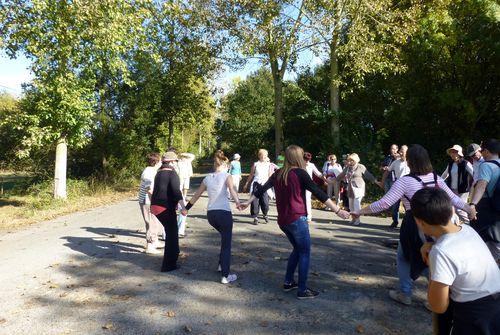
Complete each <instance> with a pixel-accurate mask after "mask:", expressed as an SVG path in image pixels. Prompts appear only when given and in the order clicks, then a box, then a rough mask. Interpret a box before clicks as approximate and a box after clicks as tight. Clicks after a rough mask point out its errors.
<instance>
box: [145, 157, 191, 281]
mask: <svg viewBox="0 0 500 335" xmlns="http://www.w3.org/2000/svg"><path fill="white" fill-rule="evenodd" d="M175 161H177V155H176V154H175V153H174V152H172V151H168V152H167V153H166V154H164V155H163V157H162V165H161V167H160V169H159V170H158V172H157V173H156V177H155V180H154V188H153V195H152V197H151V213H153V214H154V215H156V217H157V218H158V220H160V222H161V224H162V225H163V227H165V233H166V239H165V253H164V256H163V264H162V266H161V271H162V272H168V271H173V270H176V269H178V266H177V258H178V257H179V236H178V227H177V214H176V212H175V211H176V208H177V204H179V205H180V206H181V208H182V211H185V207H184V201H181V200H182V199H183V197H182V193H181V190H180V181H179V176H178V175H177V172H175V170H174V167H173V163H174V162H175Z"/></svg>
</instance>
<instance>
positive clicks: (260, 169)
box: [243, 149, 274, 225]
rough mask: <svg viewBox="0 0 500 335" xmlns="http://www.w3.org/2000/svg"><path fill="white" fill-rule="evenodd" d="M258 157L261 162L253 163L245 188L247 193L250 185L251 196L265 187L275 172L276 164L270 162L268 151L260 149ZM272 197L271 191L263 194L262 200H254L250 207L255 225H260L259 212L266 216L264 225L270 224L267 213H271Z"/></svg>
mask: <svg viewBox="0 0 500 335" xmlns="http://www.w3.org/2000/svg"><path fill="white" fill-rule="evenodd" d="M257 155H258V157H259V160H258V161H257V162H255V163H253V165H252V169H251V170H250V175H249V176H248V179H247V182H246V183H245V187H244V188H243V190H244V191H246V190H248V186H249V185H250V194H253V193H254V192H255V191H256V190H257V189H258V188H260V187H261V186H262V185H264V184H265V183H266V182H267V180H268V179H269V176H271V175H272V174H273V172H274V164H273V163H271V161H270V160H269V158H268V152H267V150H266V149H259V152H258V154H257ZM270 196H272V191H271V190H269V192H266V193H265V194H263V195H262V196H261V197H260V198H254V201H253V202H252V205H251V206H250V214H251V215H252V218H253V224H254V225H257V224H258V223H259V218H258V216H259V210H262V214H264V223H268V222H269V218H268V216H267V213H268V212H269V197H270Z"/></svg>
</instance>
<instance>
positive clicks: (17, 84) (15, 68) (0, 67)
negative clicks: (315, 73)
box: [0, 52, 323, 97]
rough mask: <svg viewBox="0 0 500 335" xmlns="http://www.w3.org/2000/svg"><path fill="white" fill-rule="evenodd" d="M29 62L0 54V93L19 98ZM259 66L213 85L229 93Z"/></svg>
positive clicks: (306, 61)
mask: <svg viewBox="0 0 500 335" xmlns="http://www.w3.org/2000/svg"><path fill="white" fill-rule="evenodd" d="M322 62H323V61H322V60H321V58H319V57H317V56H315V55H314V54H313V53H312V52H304V53H302V54H301V56H300V57H299V60H298V65H299V66H307V65H309V66H311V67H313V68H314V67H315V66H317V65H319V64H321V63H322ZM29 65H30V62H29V60H28V59H26V58H25V57H24V56H19V57H18V58H17V59H10V58H9V57H7V55H5V54H4V53H0V92H7V93H10V94H12V95H15V96H17V97H19V96H21V93H22V88H21V84H23V83H28V82H30V81H31V80H32V78H33V76H32V74H31V72H30V71H29ZM260 66H261V64H260V63H259V62H258V61H257V60H250V61H248V62H247V64H246V65H245V66H244V67H242V68H240V69H236V70H234V69H229V68H227V67H225V68H224V71H223V72H222V73H221V74H220V75H219V76H218V77H217V78H214V81H213V82H214V85H215V86H216V87H217V88H219V89H222V94H223V95H224V94H226V93H227V92H229V91H230V89H231V87H232V84H233V82H234V81H235V80H236V79H241V80H243V79H245V78H246V77H247V76H248V75H249V74H250V73H252V72H254V71H256V70H257V69H259V68H260ZM295 76H296V73H294V72H291V71H288V72H287V73H286V75H285V79H287V80H290V79H294V78H295Z"/></svg>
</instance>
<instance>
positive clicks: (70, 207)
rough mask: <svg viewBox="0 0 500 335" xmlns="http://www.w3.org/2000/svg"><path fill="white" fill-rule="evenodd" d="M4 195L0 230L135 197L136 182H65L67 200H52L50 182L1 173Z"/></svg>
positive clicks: (0, 202)
mask: <svg viewBox="0 0 500 335" xmlns="http://www.w3.org/2000/svg"><path fill="white" fill-rule="evenodd" d="M1 176H2V180H3V181H4V192H3V194H1V195H0V228H13V227H20V226H23V225H26V224H31V223H34V222H38V221H42V220H47V219H52V218H54V217H57V216H59V215H62V214H67V213H71V212H75V211H79V210H82V209H87V208H92V207H96V206H100V205H104V204H109V203H111V202H113V201H118V200H122V199H125V198H130V197H133V196H135V194H136V192H137V188H138V181H137V180H134V179H127V180H121V181H119V182H115V183H113V184H109V183H103V182H101V181H99V180H96V179H92V178H90V179H87V180H75V179H68V180H67V194H68V198H67V199H65V200H64V199H54V197H53V182H52V181H39V182H36V181H34V179H33V178H32V177H30V176H29V175H18V174H13V173H10V174H9V173H6V172H3V173H2V174H1Z"/></svg>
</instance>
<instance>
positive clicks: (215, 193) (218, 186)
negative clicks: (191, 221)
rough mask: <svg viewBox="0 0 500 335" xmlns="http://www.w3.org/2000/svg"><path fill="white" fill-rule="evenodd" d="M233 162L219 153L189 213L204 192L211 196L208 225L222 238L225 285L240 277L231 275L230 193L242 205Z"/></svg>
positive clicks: (237, 204) (222, 153)
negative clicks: (232, 169)
mask: <svg viewBox="0 0 500 335" xmlns="http://www.w3.org/2000/svg"><path fill="white" fill-rule="evenodd" d="M228 166H229V159H227V157H226V156H225V155H224V152H223V151H222V150H217V152H216V153H215V157H214V170H215V172H214V173H211V174H209V175H208V176H206V177H205V179H203V182H202V183H201V185H200V187H199V188H198V190H197V191H196V193H195V194H194V195H193V197H192V198H191V200H189V202H188V204H187V205H186V209H187V210H189V209H190V208H191V207H192V206H193V205H194V204H195V203H196V201H198V199H199V198H200V196H201V195H202V194H203V192H205V191H207V193H208V208H207V218H208V223H209V224H210V225H211V226H212V227H214V228H215V229H216V230H217V231H218V232H219V234H220V235H221V248H220V254H219V261H218V262H219V271H221V273H222V278H221V283H222V284H228V283H230V282H233V281H235V280H236V279H237V276H236V274H232V273H230V266H231V239H232V234H233V216H232V213H231V205H230V203H229V199H228V196H229V195H228V190H229V192H230V193H231V198H232V199H234V201H235V203H236V206H237V207H239V206H240V201H239V199H238V193H236V191H235V190H234V185H233V179H232V178H231V175H230V174H229V173H228V172H227V168H228Z"/></svg>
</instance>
